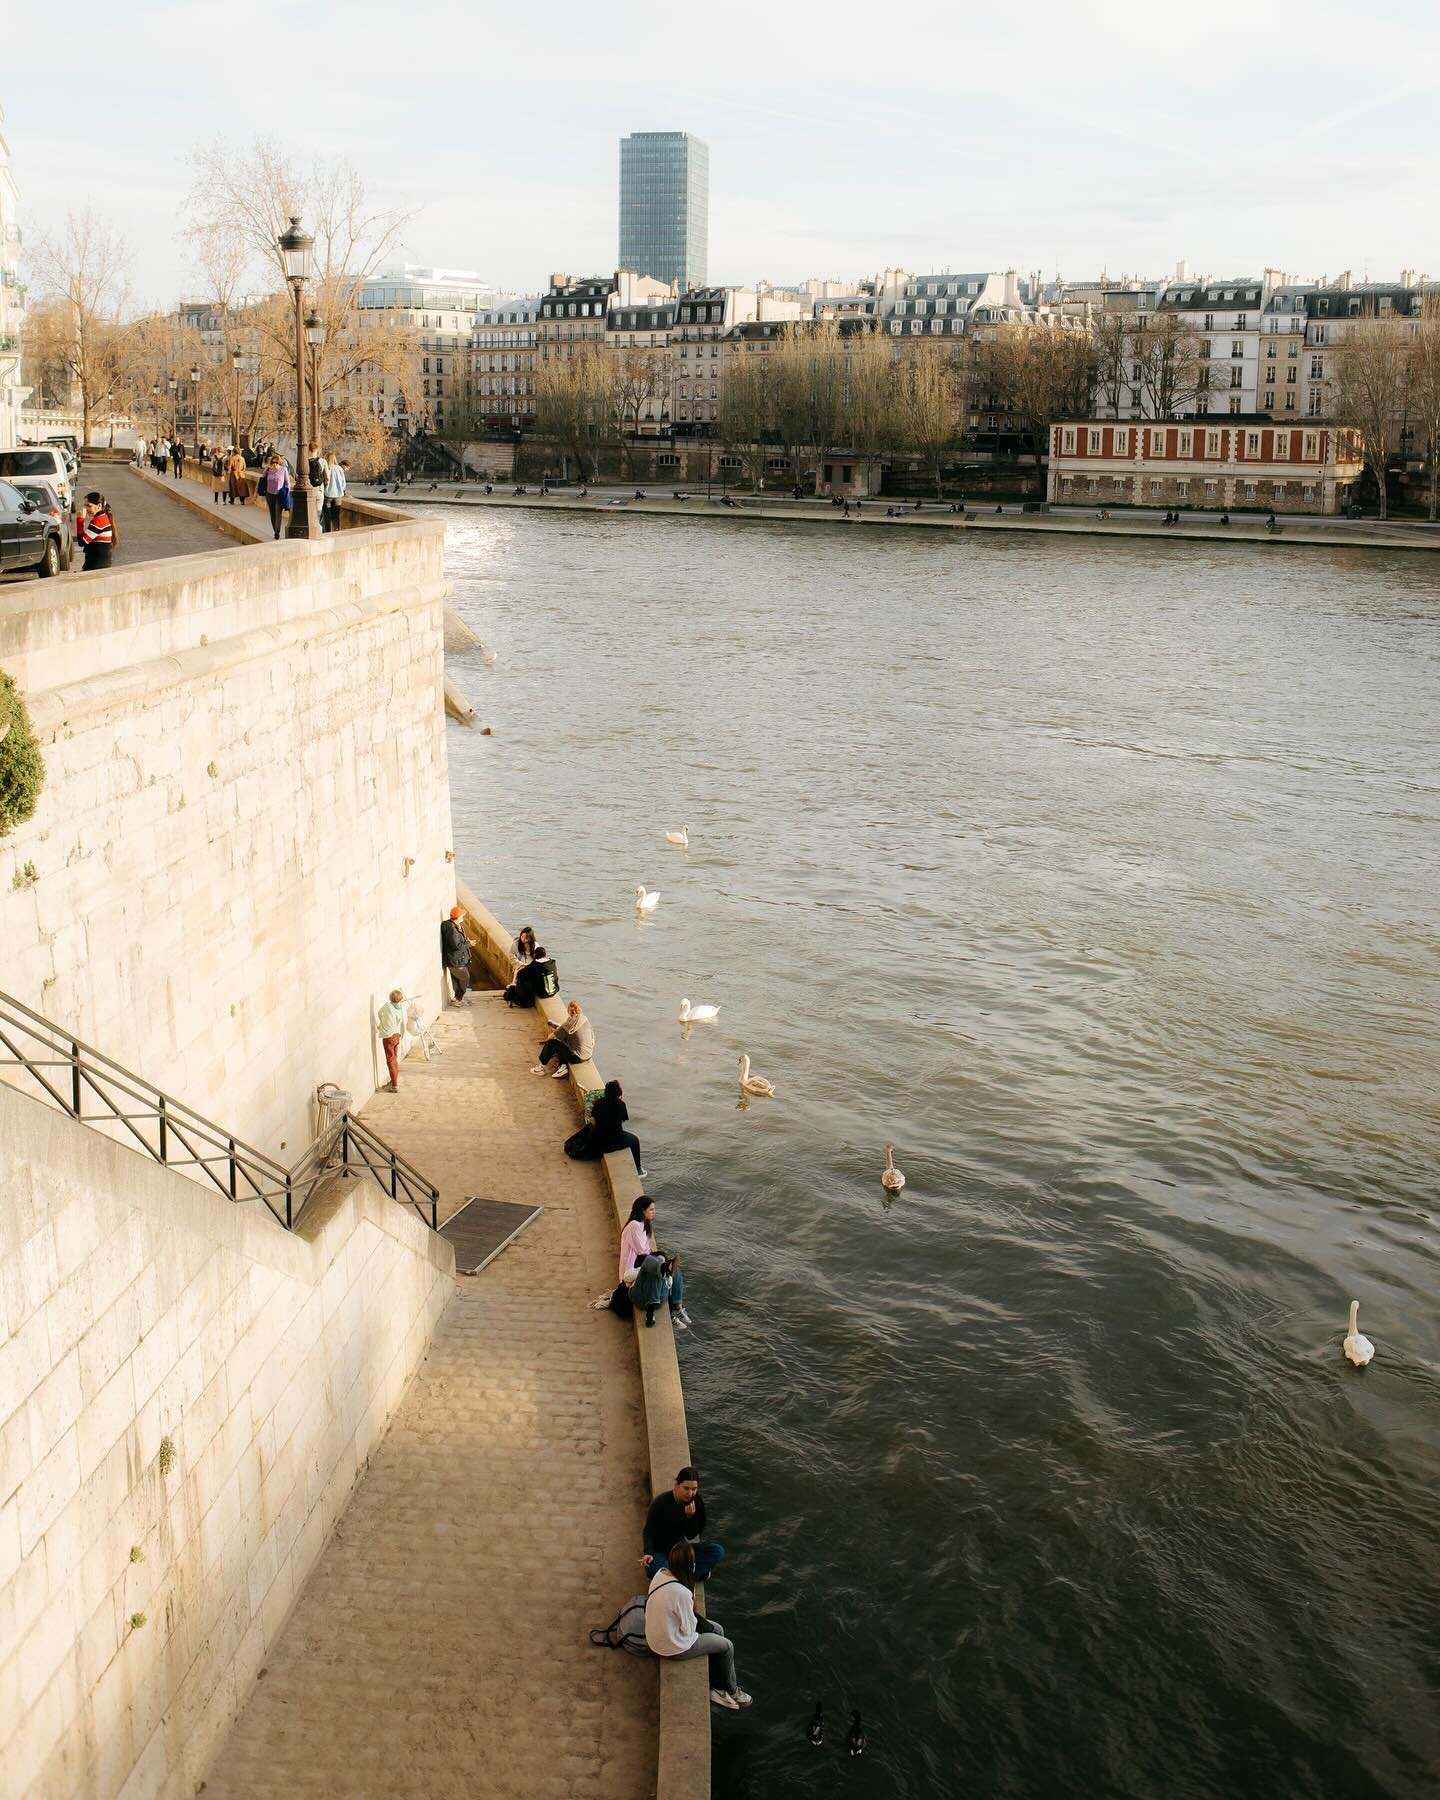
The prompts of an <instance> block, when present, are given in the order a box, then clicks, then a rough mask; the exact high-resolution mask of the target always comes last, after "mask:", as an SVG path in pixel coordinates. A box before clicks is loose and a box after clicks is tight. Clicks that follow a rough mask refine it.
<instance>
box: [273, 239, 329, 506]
mask: <svg viewBox="0 0 1440 1800" xmlns="http://www.w3.org/2000/svg"><path fill="white" fill-rule="evenodd" d="M278 243H279V246H280V255H281V257H282V258H283V260H284V265H285V279H286V280H287V281H288V282H289V283H290V290H291V292H292V293H293V294H294V296H295V485H294V486H293V487H292V488H291V490H290V529H289V530H288V531H287V532H286V534H285V535H286V536H287V537H292V538H293V537H299V538H312V537H319V535H320V522H319V519H318V518H317V517H316V510H315V499H316V496H315V490H314V488H312V487H311V485H310V476H309V457H308V455H307V446H306V438H307V436H308V433H307V432H306V430H305V283H306V282H307V281H308V280H309V279H310V271H311V267H312V263H313V257H312V252H313V251H314V248H315V240H314V238H312V237H311V236H310V234H309V232H308V231H302V230H301V228H300V221H299V219H297V218H294V217H292V218H291V220H290V225H289V228H288V229H287V230H286V231H283V232H281V234H280V237H279V239H278Z"/></svg>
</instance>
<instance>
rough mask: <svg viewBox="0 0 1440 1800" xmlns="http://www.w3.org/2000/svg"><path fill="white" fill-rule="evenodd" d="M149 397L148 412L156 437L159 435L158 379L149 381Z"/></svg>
mask: <svg viewBox="0 0 1440 1800" xmlns="http://www.w3.org/2000/svg"><path fill="white" fill-rule="evenodd" d="M150 399H151V403H152V404H151V407H150V412H151V416H152V417H153V418H154V420H155V435H156V437H157V438H158V437H159V435H160V383H159V382H158V381H152V382H151V383H150ZM152 448H153V445H152Z"/></svg>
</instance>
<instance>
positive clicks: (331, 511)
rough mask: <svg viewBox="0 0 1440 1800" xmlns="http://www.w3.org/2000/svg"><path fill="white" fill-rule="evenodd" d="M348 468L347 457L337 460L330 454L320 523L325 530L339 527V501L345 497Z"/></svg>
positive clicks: (347, 483) (335, 529)
mask: <svg viewBox="0 0 1440 1800" xmlns="http://www.w3.org/2000/svg"><path fill="white" fill-rule="evenodd" d="M349 468H350V460H349V458H348V457H344V456H342V457H340V458H339V459H338V460H337V459H336V457H335V456H334V455H333V454H332V455H331V458H330V471H329V473H328V475H327V476H326V477H325V505H324V507H323V508H322V510H321V514H320V524H321V527H322V529H323V530H325V531H338V530H339V529H340V502H341V501H342V500H343V499H344V498H345V494H346V491H347V490H348V488H349V485H350V482H349V477H348V473H347V471H348V470H349Z"/></svg>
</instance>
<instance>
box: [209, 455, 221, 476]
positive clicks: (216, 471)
mask: <svg viewBox="0 0 1440 1800" xmlns="http://www.w3.org/2000/svg"><path fill="white" fill-rule="evenodd" d="M210 473H211V474H212V475H223V474H224V473H225V458H224V457H223V456H217V457H216V458H215V460H214V462H212V463H211V465H210Z"/></svg>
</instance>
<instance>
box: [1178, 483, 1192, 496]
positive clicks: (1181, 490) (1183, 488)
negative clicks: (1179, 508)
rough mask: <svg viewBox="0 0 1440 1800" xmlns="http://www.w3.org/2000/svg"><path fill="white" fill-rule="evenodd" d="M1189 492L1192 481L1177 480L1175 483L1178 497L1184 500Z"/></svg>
mask: <svg viewBox="0 0 1440 1800" xmlns="http://www.w3.org/2000/svg"><path fill="white" fill-rule="evenodd" d="M1189 492H1190V483H1189V482H1188V481H1177V482H1176V483H1175V494H1176V498H1177V499H1180V500H1183V499H1184V498H1185V496H1186V495H1187V494H1188V493H1189Z"/></svg>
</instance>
